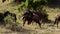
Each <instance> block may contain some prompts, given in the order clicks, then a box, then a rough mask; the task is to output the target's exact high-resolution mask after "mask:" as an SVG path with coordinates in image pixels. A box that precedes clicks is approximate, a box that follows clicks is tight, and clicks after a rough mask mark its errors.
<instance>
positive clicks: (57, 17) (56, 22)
mask: <svg viewBox="0 0 60 34" xmlns="http://www.w3.org/2000/svg"><path fill="white" fill-rule="evenodd" d="M59 21H60V14H57V16H56V18H55V22H54V24H57V28H58V23H59Z"/></svg>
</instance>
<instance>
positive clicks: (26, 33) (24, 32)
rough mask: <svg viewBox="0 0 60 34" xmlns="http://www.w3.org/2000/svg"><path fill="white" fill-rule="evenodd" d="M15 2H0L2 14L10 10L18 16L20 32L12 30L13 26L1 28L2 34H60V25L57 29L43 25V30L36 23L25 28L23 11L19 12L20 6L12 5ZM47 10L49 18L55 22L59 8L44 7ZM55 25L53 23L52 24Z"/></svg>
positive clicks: (0, 33)
mask: <svg viewBox="0 0 60 34" xmlns="http://www.w3.org/2000/svg"><path fill="white" fill-rule="evenodd" d="M12 1H13V0H9V1H5V2H4V3H2V2H1V0H0V13H4V12H5V11H6V10H9V11H10V12H12V13H15V14H16V15H17V22H16V23H18V27H17V28H18V30H19V31H12V30H11V29H10V27H11V25H8V24H7V25H6V26H3V25H1V26H0V34H6V33H7V34H60V24H59V27H58V28H57V27H56V25H55V26H49V25H51V24H47V23H46V24H45V25H43V24H42V28H40V27H39V25H38V24H36V23H34V24H33V25H32V24H31V25H27V23H26V24H25V26H23V21H22V11H21V12H19V11H18V5H15V4H12ZM44 9H46V11H47V14H48V15H49V16H48V18H49V19H50V20H52V21H54V20H55V17H56V14H59V13H60V9H59V8H50V7H44ZM52 23H53V22H52ZM12 27H14V26H12Z"/></svg>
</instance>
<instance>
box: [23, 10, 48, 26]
mask: <svg viewBox="0 0 60 34" xmlns="http://www.w3.org/2000/svg"><path fill="white" fill-rule="evenodd" d="M47 16H48V15H47V14H45V13H43V12H40V11H37V12H31V11H30V10H28V11H26V12H25V13H24V15H23V20H24V23H23V26H24V24H25V22H26V21H28V24H31V23H32V21H34V22H36V23H38V24H39V26H40V27H41V21H44V20H46V19H47V18H48V17H47Z"/></svg>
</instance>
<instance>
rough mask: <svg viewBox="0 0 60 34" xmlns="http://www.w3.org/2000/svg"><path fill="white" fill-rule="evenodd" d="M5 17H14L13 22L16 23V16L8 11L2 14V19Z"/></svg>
mask: <svg viewBox="0 0 60 34" xmlns="http://www.w3.org/2000/svg"><path fill="white" fill-rule="evenodd" d="M7 15H11V16H13V17H14V20H15V22H16V20H17V18H16V14H15V13H10V12H9V11H6V12H5V13H4V17H6V16H7Z"/></svg>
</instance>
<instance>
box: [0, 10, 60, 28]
mask: <svg viewBox="0 0 60 34" xmlns="http://www.w3.org/2000/svg"><path fill="white" fill-rule="evenodd" d="M7 15H11V16H12V17H14V21H15V22H16V20H17V17H16V14H15V13H11V12H10V11H6V12H4V13H0V22H1V21H4V17H6V16H7ZM22 20H23V26H24V25H25V23H26V21H27V24H28V25H30V24H31V23H32V24H33V23H37V24H38V25H39V26H40V28H41V24H42V23H43V24H45V22H47V21H48V20H49V19H48V14H47V13H45V12H43V11H39V10H38V11H35V12H33V11H30V10H26V11H25V12H24V13H23V18H22ZM59 21H60V14H57V16H56V17H55V21H54V25H55V24H57V28H58V24H59Z"/></svg>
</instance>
